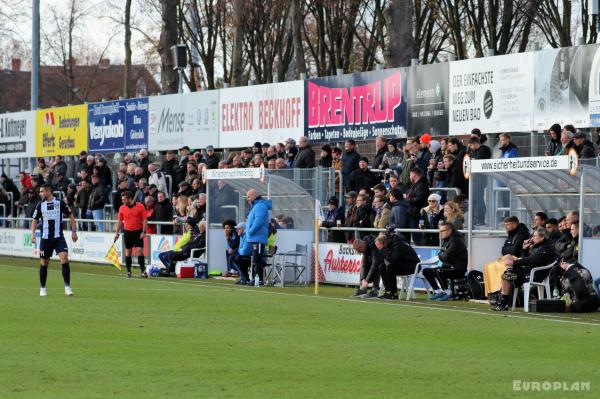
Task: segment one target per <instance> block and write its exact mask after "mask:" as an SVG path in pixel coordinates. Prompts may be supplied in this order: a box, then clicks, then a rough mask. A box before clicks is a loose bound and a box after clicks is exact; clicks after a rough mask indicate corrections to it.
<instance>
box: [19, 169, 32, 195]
mask: <svg viewBox="0 0 600 399" xmlns="http://www.w3.org/2000/svg"><path fill="white" fill-rule="evenodd" d="M19 181H20V183H21V187H26V188H27V189H28V190H31V189H32V188H33V185H32V184H31V177H30V176H29V173H27V171H26V170H22V171H20V172H19Z"/></svg>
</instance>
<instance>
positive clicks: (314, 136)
mask: <svg viewBox="0 0 600 399" xmlns="http://www.w3.org/2000/svg"><path fill="white" fill-rule="evenodd" d="M407 76H408V68H396V69H387V70H380V71H372V72H364V73H355V74H352V75H342V76H328V77H323V78H316V79H310V80H308V81H307V82H306V86H305V98H306V104H305V105H306V107H305V111H304V115H305V125H304V126H305V135H306V136H307V137H308V138H309V139H310V140H312V141H329V140H345V139H355V140H364V139H369V138H374V137H377V136H379V135H383V136H387V137H399V138H400V137H406V133H407Z"/></svg>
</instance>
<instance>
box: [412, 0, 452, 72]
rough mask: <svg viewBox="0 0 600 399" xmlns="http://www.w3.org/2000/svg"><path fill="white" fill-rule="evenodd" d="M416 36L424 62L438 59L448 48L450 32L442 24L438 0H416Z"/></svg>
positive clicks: (420, 56) (421, 60)
mask: <svg viewBox="0 0 600 399" xmlns="http://www.w3.org/2000/svg"><path fill="white" fill-rule="evenodd" d="M414 9H415V10H414V12H415V15H414V37H415V43H416V45H417V47H418V48H420V51H419V60H420V62H421V63H422V64H430V63H433V62H435V61H436V60H438V57H439V55H440V53H441V52H442V51H443V50H444V49H446V48H447V46H448V38H449V33H448V31H447V30H446V29H443V26H442V25H441V24H440V11H439V10H440V6H439V2H438V1H437V0H416V1H415V3H414Z"/></svg>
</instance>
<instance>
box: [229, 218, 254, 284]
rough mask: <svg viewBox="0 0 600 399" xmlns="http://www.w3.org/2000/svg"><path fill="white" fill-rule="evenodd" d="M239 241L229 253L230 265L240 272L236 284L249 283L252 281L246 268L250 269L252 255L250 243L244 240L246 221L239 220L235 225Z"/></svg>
mask: <svg viewBox="0 0 600 399" xmlns="http://www.w3.org/2000/svg"><path fill="white" fill-rule="evenodd" d="M235 230H236V231H237V234H238V237H239V239H240V243H239V246H238V248H237V249H236V250H235V251H234V252H233V253H232V255H231V265H232V266H233V268H234V269H236V270H237V272H238V273H239V274H240V279H239V281H238V282H237V283H236V284H237V285H246V284H249V285H251V284H252V282H251V281H250V278H249V276H248V270H249V269H250V263H251V258H250V257H251V256H252V250H253V248H252V245H251V244H250V243H248V241H247V240H246V223H244V222H241V223H238V224H237V225H236V226H235Z"/></svg>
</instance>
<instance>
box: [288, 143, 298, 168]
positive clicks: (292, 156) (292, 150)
mask: <svg viewBox="0 0 600 399" xmlns="http://www.w3.org/2000/svg"><path fill="white" fill-rule="evenodd" d="M296 155H298V147H296V146H295V145H294V146H290V147H289V148H288V150H287V152H286V155H285V157H286V162H285V165H286V166H287V167H288V168H293V167H294V161H295V160H296Z"/></svg>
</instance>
